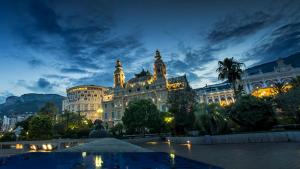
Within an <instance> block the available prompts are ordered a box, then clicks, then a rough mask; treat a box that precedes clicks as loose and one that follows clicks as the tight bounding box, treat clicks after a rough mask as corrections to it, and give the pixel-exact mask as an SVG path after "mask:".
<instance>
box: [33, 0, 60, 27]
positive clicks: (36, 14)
mask: <svg viewBox="0 0 300 169" xmlns="http://www.w3.org/2000/svg"><path fill="white" fill-rule="evenodd" d="M29 13H30V15H31V16H32V18H33V19H34V25H35V26H36V28H37V29H38V30H42V31H46V32H47V33H59V32H60V31H61V27H60V25H59V24H58V16H57V14H56V12H55V11H54V10H53V9H51V8H50V7H49V6H47V5H46V4H45V3H43V2H42V1H40V0H32V1H31V2H30V10H29Z"/></svg>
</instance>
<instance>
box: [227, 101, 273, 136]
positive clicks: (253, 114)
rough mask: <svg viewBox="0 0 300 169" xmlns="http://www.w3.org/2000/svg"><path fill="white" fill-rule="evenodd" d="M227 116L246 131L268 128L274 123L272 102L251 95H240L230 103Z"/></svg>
mask: <svg viewBox="0 0 300 169" xmlns="http://www.w3.org/2000/svg"><path fill="white" fill-rule="evenodd" d="M229 117H230V118H231V119H232V120H233V121H234V122H236V123H237V124H238V125H240V126H241V127H243V129H244V130H246V131H259V130H268V129H271V128H272V127H273V126H274V125H275V124H276V119H275V113H274V110H273V106H272V102H271V101H269V100H267V99H262V98H256V97H254V96H252V95H245V96H241V97H240V98H239V99H238V100H237V101H236V102H235V103H234V104H233V105H232V107H231V109H230V111H229Z"/></svg>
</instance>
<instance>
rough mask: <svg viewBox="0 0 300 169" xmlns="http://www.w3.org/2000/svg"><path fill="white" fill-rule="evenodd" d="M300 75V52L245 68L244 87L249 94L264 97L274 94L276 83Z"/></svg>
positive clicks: (284, 81)
mask: <svg viewBox="0 0 300 169" xmlns="http://www.w3.org/2000/svg"><path fill="white" fill-rule="evenodd" d="M296 76H300V53H296V54H294V55H291V56H289V57H286V58H279V59H278V60H276V61H273V62H268V63H265V64H261V65H257V66H254V67H251V68H248V69H246V70H245V74H244V76H243V87H244V90H245V91H246V92H247V93H248V94H253V95H254V96H258V97H263V96H268V95H272V94H273V90H272V89H273V87H274V84H275V83H278V82H280V83H286V84H287V85H288V83H289V81H290V80H291V79H292V78H295V77H296Z"/></svg>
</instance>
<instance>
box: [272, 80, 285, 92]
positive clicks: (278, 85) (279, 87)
mask: <svg viewBox="0 0 300 169" xmlns="http://www.w3.org/2000/svg"><path fill="white" fill-rule="evenodd" d="M285 87H286V85H285V83H283V82H275V83H274V84H273V89H274V92H275V93H276V94H282V93H284V92H285V91H286V88H285Z"/></svg>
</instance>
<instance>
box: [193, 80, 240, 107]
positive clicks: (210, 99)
mask: <svg viewBox="0 0 300 169" xmlns="http://www.w3.org/2000/svg"><path fill="white" fill-rule="evenodd" d="M194 90H195V91H196V93H197V98H198V102H200V103H206V104H210V103H218V104H220V105H229V104H231V103H233V102H234V101H235V100H234V91H233V89H232V87H231V84H230V83H219V84H214V85H206V86H205V87H202V88H198V89H194Z"/></svg>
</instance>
